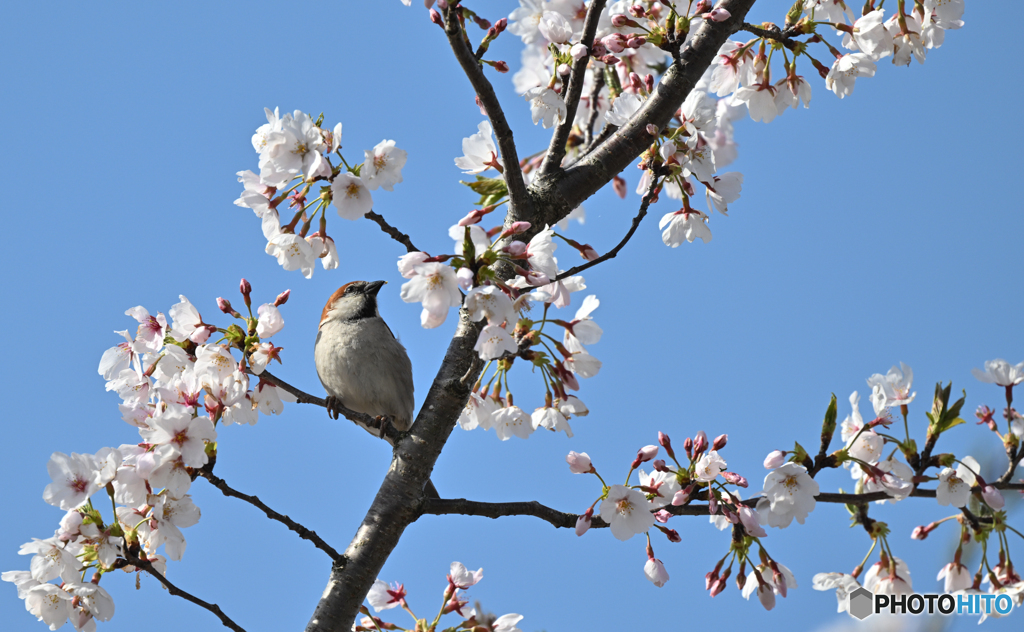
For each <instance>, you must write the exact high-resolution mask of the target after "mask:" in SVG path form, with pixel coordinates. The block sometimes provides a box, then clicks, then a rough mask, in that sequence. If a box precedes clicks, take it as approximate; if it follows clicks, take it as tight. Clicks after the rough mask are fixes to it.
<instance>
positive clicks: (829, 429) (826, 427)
mask: <svg viewBox="0 0 1024 632" xmlns="http://www.w3.org/2000/svg"><path fill="white" fill-rule="evenodd" d="M837 415H838V413H837V406H836V394H835V393H832V400H831V401H829V403H828V410H826V411H825V421H824V422H822V424H821V438H822V443H824V444H825V446H826V447H828V444H829V442H831V441H832V435H833V434H834V433H835V431H836V417H837ZM826 435H827V436H828V441H826V440H825V436H826Z"/></svg>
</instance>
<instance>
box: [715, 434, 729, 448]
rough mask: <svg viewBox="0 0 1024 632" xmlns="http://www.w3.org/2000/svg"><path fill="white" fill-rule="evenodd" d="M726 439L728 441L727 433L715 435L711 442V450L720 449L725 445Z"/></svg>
mask: <svg viewBox="0 0 1024 632" xmlns="http://www.w3.org/2000/svg"><path fill="white" fill-rule="evenodd" d="M728 441H729V435H727V434H720V435H718V436H717V437H715V440H714V442H713V443H712V444H711V449H712V450H721V449H722V448H724V447H725V444H726V443H728Z"/></svg>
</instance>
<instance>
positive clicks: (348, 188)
mask: <svg viewBox="0 0 1024 632" xmlns="http://www.w3.org/2000/svg"><path fill="white" fill-rule="evenodd" d="M331 203H332V204H334V208H336V209H338V216H339V217H342V218H344V219H349V220H357V219H359V218H360V217H365V216H366V214H367V213H369V212H370V211H371V210H373V195H372V194H371V193H370V190H369V189H368V188H367V186H366V183H365V182H363V179H362V178H361V177H359V176H357V175H353V174H351V173H339V174H338V175H337V176H335V178H334V181H333V182H331Z"/></svg>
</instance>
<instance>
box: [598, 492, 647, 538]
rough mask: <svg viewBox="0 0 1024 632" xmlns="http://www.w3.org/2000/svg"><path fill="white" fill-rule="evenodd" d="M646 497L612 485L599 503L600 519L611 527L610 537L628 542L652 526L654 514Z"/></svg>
mask: <svg viewBox="0 0 1024 632" xmlns="http://www.w3.org/2000/svg"><path fill="white" fill-rule="evenodd" d="M649 506H650V505H649V504H648V502H647V497H646V496H644V495H643V494H642V493H641V492H639V491H637V490H635V489H630V488H629V487H626V486H624V485H612V486H611V487H610V488H608V495H607V496H605V498H604V499H603V500H602V501H601V509H600V513H601V518H602V519H603V520H604V521H605V522H607V523H608V526H609V527H611V531H612V535H613V536H615V537H616V538H617V539H619V540H628V539H630V538H632V537H633V536H634V535H636V534H638V533H643V532H645V531H647V530H648V529H650V528H651V527H652V526H654V514H653V513H651V511H650V510H649V508H648V507H649Z"/></svg>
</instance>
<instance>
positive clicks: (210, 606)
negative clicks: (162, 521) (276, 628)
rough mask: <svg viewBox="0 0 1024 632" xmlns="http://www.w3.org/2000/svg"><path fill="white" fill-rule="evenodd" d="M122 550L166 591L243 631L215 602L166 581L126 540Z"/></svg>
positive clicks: (233, 628) (227, 626) (133, 564)
mask: <svg viewBox="0 0 1024 632" xmlns="http://www.w3.org/2000/svg"><path fill="white" fill-rule="evenodd" d="M124 551H125V555H124V557H125V560H127V562H128V563H129V564H131V565H132V566H135V567H137V568H141V569H142V570H144V571H146V572H147V573H149V574H150V575H152V576H153V577H156V579H157V581H158V582H160V583H161V584H163V586H164V588H166V589H167V592H169V593H171V594H172V595H174V596H175V597H181V598H182V599H184V600H186V601H191V602H192V603H194V604H196V605H197V606H199V607H201V608H205V609H206V610H209V611H210V612H212V613H213V614H214V615H216V617H217V618H218V619H220V622H221V623H222V624H224V627H226V628H229V629H231V630H234V631H235V632H245V628H243V627H242V626H240V625H238V624H237V623H235V622H234V621H232V620H231V618H230V617H229V616H228V615H226V614H224V611H223V610H221V609H220V606H218V605H217V604H215V603H209V602H206V601H203V600H202V599H200V598H199V597H196V596H195V595H193V594H192V593H189V592H186V591H184V590H182V589H180V588H178V587H177V586H175V585H174V584H172V583H171V582H169V581H167V578H166V577H164V576H163V575H162V574H161V573H160V571H158V570H156V569H155V568H153V564H152V562H150V561H149V560H144V559H141V558H140V557H139V556H137V555H135V553H134V552H133V551H132V549H131V547H129V546H128V542H125V543H124Z"/></svg>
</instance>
